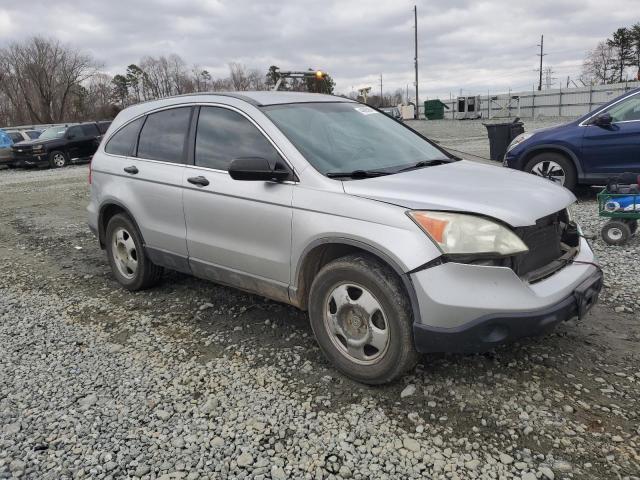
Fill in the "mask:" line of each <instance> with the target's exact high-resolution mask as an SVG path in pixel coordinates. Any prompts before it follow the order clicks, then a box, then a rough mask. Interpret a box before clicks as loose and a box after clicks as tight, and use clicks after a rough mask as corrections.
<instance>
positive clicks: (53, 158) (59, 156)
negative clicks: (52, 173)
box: [49, 150, 69, 168]
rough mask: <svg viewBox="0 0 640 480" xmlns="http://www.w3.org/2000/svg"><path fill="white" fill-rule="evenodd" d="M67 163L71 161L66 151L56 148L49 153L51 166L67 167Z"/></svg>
mask: <svg viewBox="0 0 640 480" xmlns="http://www.w3.org/2000/svg"><path fill="white" fill-rule="evenodd" d="M67 163H69V161H68V159H67V155H66V154H65V153H64V152H62V151H60V150H54V151H53V152H51V153H50V154H49V165H50V166H51V168H62V167H66V166H67Z"/></svg>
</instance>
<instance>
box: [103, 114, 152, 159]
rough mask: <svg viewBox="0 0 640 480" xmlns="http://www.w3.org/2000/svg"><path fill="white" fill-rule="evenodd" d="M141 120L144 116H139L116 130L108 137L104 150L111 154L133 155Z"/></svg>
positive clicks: (142, 120)
mask: <svg viewBox="0 0 640 480" xmlns="http://www.w3.org/2000/svg"><path fill="white" fill-rule="evenodd" d="M143 122H144V117H140V118H138V119H137V120H134V121H133V122H131V123H129V124H128V125H126V126H125V127H123V128H121V129H120V130H118V132H117V133H116V134H115V135H113V136H112V137H111V138H110V139H109V141H108V142H107V145H106V146H105V147H104V151H105V152H107V153H111V154H113V155H124V156H129V155H133V152H134V150H135V146H136V142H137V141H138V133H140V127H142V123H143Z"/></svg>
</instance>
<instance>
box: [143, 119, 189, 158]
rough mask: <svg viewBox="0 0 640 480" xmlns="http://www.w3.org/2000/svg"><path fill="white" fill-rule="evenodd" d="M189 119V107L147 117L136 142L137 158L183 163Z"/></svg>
mask: <svg viewBox="0 0 640 480" xmlns="http://www.w3.org/2000/svg"><path fill="white" fill-rule="evenodd" d="M190 118H191V107H179V108H172V109H170V110H163V111H161V112H158V113H152V114H150V115H148V116H147V121H146V122H144V126H143V127H142V131H141V132H140V140H138V157H140V158H148V159H149V160H161V161H164V162H173V163H183V161H184V146H185V143H186V140H187V132H188V130H189V119H190Z"/></svg>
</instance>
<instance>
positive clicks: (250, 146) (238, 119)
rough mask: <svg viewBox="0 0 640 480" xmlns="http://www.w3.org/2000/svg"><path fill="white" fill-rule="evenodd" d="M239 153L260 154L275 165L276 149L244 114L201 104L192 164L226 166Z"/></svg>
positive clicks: (258, 155) (279, 159)
mask: <svg viewBox="0 0 640 480" xmlns="http://www.w3.org/2000/svg"><path fill="white" fill-rule="evenodd" d="M238 157H262V158H265V159H267V160H268V161H269V164H270V165H271V166H272V167H274V166H275V164H276V163H278V162H282V159H281V157H280V155H279V154H278V152H277V150H276V149H275V148H273V145H271V143H270V142H269V141H268V140H267V139H266V138H265V136H264V135H263V134H262V133H261V132H260V131H259V130H258V129H257V128H256V127H255V126H254V125H253V124H252V123H251V122H250V121H249V120H247V119H246V118H245V117H243V116H242V115H240V114H239V113H237V112H234V111H232V110H227V109H226V108H220V107H202V108H201V109H200V116H199V117H198V129H197V132H196V150H195V164H196V165H198V166H201V167H209V168H215V169H218V170H227V169H228V168H229V164H230V163H231V161H232V160H233V159H235V158H238Z"/></svg>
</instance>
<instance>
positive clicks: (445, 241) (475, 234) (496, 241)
mask: <svg viewBox="0 0 640 480" xmlns="http://www.w3.org/2000/svg"><path fill="white" fill-rule="evenodd" d="M407 213H408V215H409V217H411V219H412V220H413V221H414V222H416V224H417V225H418V226H419V227H420V228H421V229H422V230H423V231H424V232H425V233H426V234H427V235H429V237H430V238H431V240H433V242H434V243H435V244H436V245H437V246H438V248H440V250H441V251H442V252H443V253H446V254H479V253H481V254H494V255H499V256H506V255H515V254H518V253H524V252H527V251H528V250H529V249H528V247H527V246H526V245H525V244H524V242H523V241H522V240H521V239H520V237H518V236H517V235H516V234H515V233H514V232H513V231H512V230H511V229H509V228H508V227H506V226H504V225H502V224H500V223H498V222H495V221H492V220H489V219H487V218H484V217H480V216H478V215H471V214H465V213H447V212H430V211H412V212H407Z"/></svg>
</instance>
